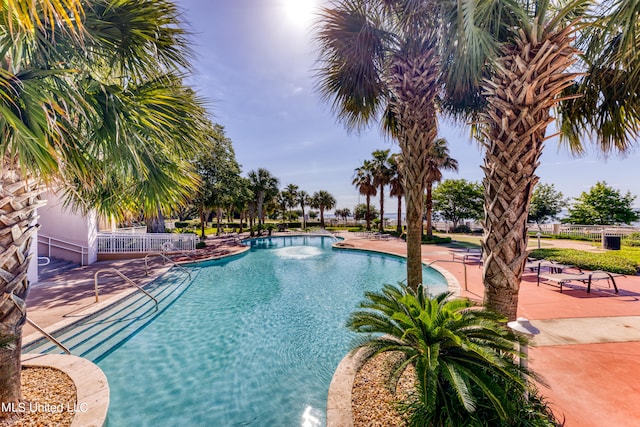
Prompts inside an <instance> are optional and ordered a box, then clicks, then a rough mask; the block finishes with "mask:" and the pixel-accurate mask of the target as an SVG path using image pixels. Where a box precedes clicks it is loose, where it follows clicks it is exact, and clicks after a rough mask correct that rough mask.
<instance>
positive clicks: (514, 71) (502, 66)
mask: <svg viewBox="0 0 640 427" xmlns="http://www.w3.org/2000/svg"><path fill="white" fill-rule="evenodd" d="M522 3H524V2H522ZM524 6H531V10H529V9H526V11H527V12H528V14H527V15H525V17H524V19H522V20H521V21H520V22H519V23H518V24H517V25H515V26H512V27H511V28H512V29H513V31H512V32H510V33H508V38H505V39H503V40H506V41H505V42H504V43H503V45H502V47H501V51H500V54H499V55H496V60H495V62H496V66H494V67H493V72H492V74H491V75H490V78H488V79H487V80H485V83H484V85H483V91H484V94H485V96H486V103H487V108H486V109H485V110H484V112H483V113H482V114H481V117H480V119H479V121H480V122H481V123H482V125H481V126H480V130H481V142H482V144H483V145H484V147H485V150H486V154H485V161H484V168H483V169H484V172H485V177H484V180H483V184H484V188H485V219H484V223H483V226H484V239H483V243H482V246H483V251H484V254H485V256H484V258H485V264H484V271H483V281H484V286H485V302H486V304H487V306H488V307H489V308H491V309H494V310H496V311H499V312H501V313H503V314H505V315H506V316H507V317H508V318H509V319H514V318H515V317H516V313H517V306H518V292H519V288H520V282H521V278H522V272H523V270H524V264H525V262H526V257H527V250H526V247H527V240H528V238H527V216H528V211H529V203H530V201H531V197H532V194H533V190H534V187H535V185H536V183H537V182H538V177H537V176H536V175H535V172H536V169H537V167H538V165H539V159H540V156H541V154H542V150H543V146H544V141H545V140H546V139H547V138H548V137H547V136H546V129H547V126H548V125H549V124H550V123H551V122H553V121H554V117H557V118H558V120H559V122H560V125H559V129H560V132H561V138H562V140H563V141H567V142H568V146H569V148H570V149H571V150H572V151H574V152H576V153H580V152H581V151H582V150H583V145H582V141H583V140H584V139H585V135H586V134H588V135H589V138H588V139H590V140H592V141H595V142H596V145H597V146H598V147H600V148H601V149H602V150H604V151H605V152H609V151H613V150H620V151H624V150H626V149H627V148H629V147H630V146H631V145H632V144H633V143H634V140H635V137H636V136H637V135H638V133H639V132H640V120H639V118H640V113H639V111H640V105H638V101H639V100H640V98H639V97H638V96H637V94H638V93H639V92H640V88H639V86H638V85H639V83H638V79H637V78H635V77H637V76H638V75H639V73H640V64H639V59H640V58H639V57H638V55H637V53H633V54H630V52H637V47H638V39H637V37H635V36H633V34H637V33H638V30H640V21H639V20H638V19H637V4H636V2H633V1H612V0H606V1H603V2H597V3H594V4H593V5H592V4H591V2H588V1H580V0H576V1H573V2H570V3H567V4H566V5H565V7H563V8H556V7H554V6H555V4H554V3H551V2H549V1H537V2H532V4H531V5H529V2H527V4H526V5H524ZM577 20H579V24H577V25H579V27H580V30H579V31H580V34H579V37H577V36H576V31H577V28H576V24H575V22H577ZM580 51H583V52H584V55H579V52H580ZM580 72H586V73H587V75H586V76H582V75H580V74H579V73H580ZM553 108H556V113H555V114H552V111H551V110H552V109H553ZM623 112H624V113H623Z"/></svg>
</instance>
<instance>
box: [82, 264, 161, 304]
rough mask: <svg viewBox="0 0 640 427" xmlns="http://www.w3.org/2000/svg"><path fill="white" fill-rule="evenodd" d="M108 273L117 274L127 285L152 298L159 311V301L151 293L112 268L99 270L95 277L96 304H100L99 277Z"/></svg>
mask: <svg viewBox="0 0 640 427" xmlns="http://www.w3.org/2000/svg"><path fill="white" fill-rule="evenodd" d="M106 272H111V273H115V274H117V275H118V276H120V277H121V278H122V279H124V280H125V281H126V282H127V283H129V284H130V285H132V286H134V287H135V288H137V289H138V290H139V291H141V292H142V293H143V294H145V295H146V296H148V297H149V298H151V299H152V300H153V302H154V303H155V309H156V311H157V310H158V300H157V299H156V298H155V297H154V296H153V295H151V294H150V293H149V292H147V291H145V290H144V289H143V288H142V287H141V286H140V285H138V284H137V283H136V282H134V281H133V280H131V279H130V278H128V277H127V276H125V275H124V274H123V273H122V272H121V271H120V270H118V269H117V268H113V267H111V268H103V269H102V270H98V271H96V274H95V275H94V276H93V278H94V288H95V292H96V302H98V276H99V275H100V273H106Z"/></svg>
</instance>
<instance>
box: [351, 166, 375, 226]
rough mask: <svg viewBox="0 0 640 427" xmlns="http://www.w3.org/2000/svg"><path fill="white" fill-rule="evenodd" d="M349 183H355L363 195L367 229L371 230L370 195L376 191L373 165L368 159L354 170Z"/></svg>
mask: <svg viewBox="0 0 640 427" xmlns="http://www.w3.org/2000/svg"><path fill="white" fill-rule="evenodd" d="M351 184H353V185H355V186H356V188H357V189H358V192H359V193H360V194H362V195H363V196H365V200H366V204H367V214H366V217H367V218H366V221H367V231H371V214H370V212H371V196H375V195H376V194H377V192H378V190H377V189H376V186H375V185H374V184H373V165H372V164H371V161H370V160H365V161H364V164H363V165H362V166H360V167H359V168H356V170H355V176H354V177H353V181H352V182H351Z"/></svg>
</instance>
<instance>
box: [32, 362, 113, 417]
mask: <svg viewBox="0 0 640 427" xmlns="http://www.w3.org/2000/svg"><path fill="white" fill-rule="evenodd" d="M22 366H23V367H48V368H55V369H58V370H60V371H62V372H64V373H65V374H67V375H68V376H69V378H71V380H72V381H73V383H74V384H75V387H76V406H75V408H74V410H75V411H76V412H75V415H74V417H73V419H72V421H71V427H102V426H104V425H105V422H106V420H107V413H108V410H109V401H110V394H109V383H108V381H107V377H106V375H105V374H104V372H102V369H100V368H99V367H98V366H97V365H96V364H95V363H93V362H90V361H89V360H87V359H84V358H82V357H79V356H74V355H65V354H34V353H25V354H23V355H22Z"/></svg>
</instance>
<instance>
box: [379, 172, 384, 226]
mask: <svg viewBox="0 0 640 427" xmlns="http://www.w3.org/2000/svg"><path fill="white" fill-rule="evenodd" d="M378 231H379V232H381V233H382V232H383V231H384V185H382V184H381V185H380V224H378Z"/></svg>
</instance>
